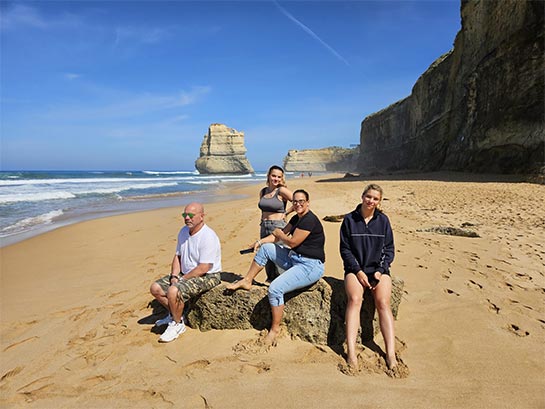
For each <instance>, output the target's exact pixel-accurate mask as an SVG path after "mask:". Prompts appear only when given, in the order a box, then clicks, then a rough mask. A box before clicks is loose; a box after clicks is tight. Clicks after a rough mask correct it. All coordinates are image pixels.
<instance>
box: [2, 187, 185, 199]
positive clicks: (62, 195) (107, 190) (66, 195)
mask: <svg viewBox="0 0 545 409" xmlns="http://www.w3.org/2000/svg"><path fill="white" fill-rule="evenodd" d="M177 185H178V183H177V182H165V183H132V184H128V185H120V186H111V187H96V188H91V189H81V188H80V189H77V188H74V189H73V190H48V191H26V192H21V193H8V194H2V193H0V204H6V203H17V202H42V201H45V200H58V199H74V198H76V197H78V196H82V195H108V194H114V193H119V192H126V191H127V190H143V189H151V188H161V187H167V186H177Z"/></svg>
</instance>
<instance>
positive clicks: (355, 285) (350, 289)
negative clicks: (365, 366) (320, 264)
mask: <svg viewBox="0 0 545 409" xmlns="http://www.w3.org/2000/svg"><path fill="white" fill-rule="evenodd" d="M344 288H345V290H346V296H347V299H348V300H347V301H348V302H347V305H346V314H345V325H346V349H347V358H346V362H347V363H348V365H350V366H353V367H357V365H358V357H357V354H356V338H357V336H358V329H359V327H360V310H361V304H362V302H363V286H362V285H361V283H360V282H359V281H358V279H357V277H356V275H355V274H347V275H346V276H345V278H344Z"/></svg>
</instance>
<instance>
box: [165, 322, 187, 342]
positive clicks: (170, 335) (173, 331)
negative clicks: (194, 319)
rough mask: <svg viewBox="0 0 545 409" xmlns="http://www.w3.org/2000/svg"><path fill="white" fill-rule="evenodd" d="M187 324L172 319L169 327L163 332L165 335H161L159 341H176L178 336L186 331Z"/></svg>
mask: <svg viewBox="0 0 545 409" xmlns="http://www.w3.org/2000/svg"><path fill="white" fill-rule="evenodd" d="M185 330H186V328H185V324H184V323H183V321H182V322H176V321H170V322H169V323H168V327H167V329H166V330H165V332H163V335H161V336H160V337H159V342H170V341H174V340H175V339H176V338H178V337H179V336H180V334H183V333H184V332H185Z"/></svg>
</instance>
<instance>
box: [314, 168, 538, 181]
mask: <svg viewBox="0 0 545 409" xmlns="http://www.w3.org/2000/svg"><path fill="white" fill-rule="evenodd" d="M382 180H387V181H403V180H407V181H410V180H412V181H417V180H420V181H422V180H429V181H436V182H482V183H487V182H488V183H493V182H496V183H497V182H503V183H526V182H532V181H533V176H532V175H523V174H520V175H513V174H495V173H494V174H492V173H490V174H488V173H469V172H454V171H448V172H447V171H438V172H417V171H409V170H407V171H399V172H378V171H377V172H362V173H346V174H345V176H344V177H337V178H327V179H318V180H316V183H334V182H364V183H366V182H374V181H382Z"/></svg>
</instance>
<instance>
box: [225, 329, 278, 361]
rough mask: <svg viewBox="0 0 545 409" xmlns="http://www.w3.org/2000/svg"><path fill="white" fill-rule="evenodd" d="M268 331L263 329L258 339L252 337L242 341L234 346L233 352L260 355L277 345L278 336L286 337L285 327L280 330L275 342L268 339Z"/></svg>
mask: <svg viewBox="0 0 545 409" xmlns="http://www.w3.org/2000/svg"><path fill="white" fill-rule="evenodd" d="M267 334H268V331H267V330H263V331H261V332H260V333H259V336H258V337H257V338H256V339H250V340H246V341H241V342H239V343H238V344H236V345H235V346H234V347H233V352H235V353H236V354H250V355H258V354H264V353H267V352H269V351H270V349H271V348H273V347H276V345H277V341H278V338H283V337H285V333H284V329H283V328H282V329H281V330H280V334H278V336H277V338H276V340H275V342H273V343H270V342H267V341H266V337H267Z"/></svg>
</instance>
